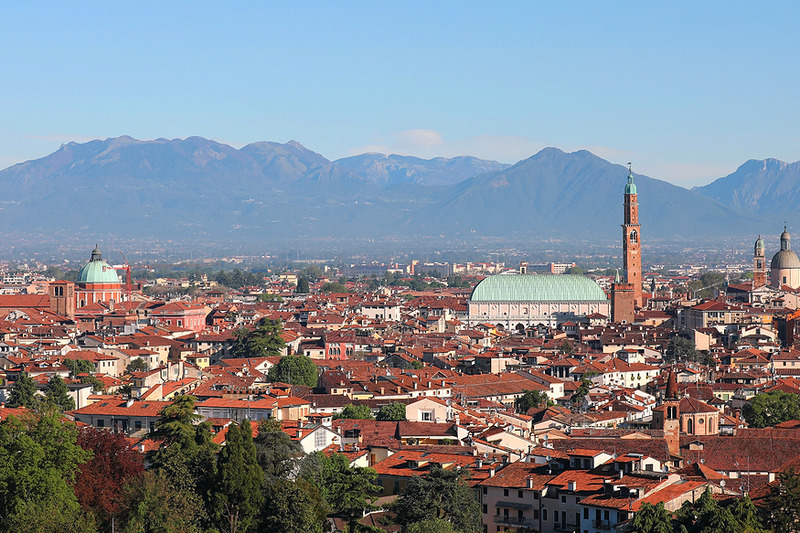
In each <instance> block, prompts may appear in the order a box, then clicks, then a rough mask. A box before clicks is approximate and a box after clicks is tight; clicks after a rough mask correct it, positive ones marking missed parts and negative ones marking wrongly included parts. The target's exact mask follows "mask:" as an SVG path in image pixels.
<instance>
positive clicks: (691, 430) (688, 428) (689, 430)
mask: <svg viewBox="0 0 800 533" xmlns="http://www.w3.org/2000/svg"><path fill="white" fill-rule="evenodd" d="M686 433H688V434H690V435H691V434H693V433H694V421H693V420H692V419H691V418H690V419H688V420H687V421H686Z"/></svg>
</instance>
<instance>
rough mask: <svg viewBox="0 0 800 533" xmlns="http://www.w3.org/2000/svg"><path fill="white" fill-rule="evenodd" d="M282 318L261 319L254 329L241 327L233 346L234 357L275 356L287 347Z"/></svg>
mask: <svg viewBox="0 0 800 533" xmlns="http://www.w3.org/2000/svg"><path fill="white" fill-rule="evenodd" d="M281 328H282V326H281V322H280V320H270V319H263V320H261V321H260V322H259V323H258V325H257V326H256V328H255V329H254V330H253V331H250V330H248V329H247V328H241V329H240V330H239V331H237V332H236V334H235V335H236V340H235V341H234V343H233V347H232V348H231V353H232V354H233V356H234V357H275V356H278V355H281V353H282V352H283V350H284V348H286V341H284V340H283V337H281Z"/></svg>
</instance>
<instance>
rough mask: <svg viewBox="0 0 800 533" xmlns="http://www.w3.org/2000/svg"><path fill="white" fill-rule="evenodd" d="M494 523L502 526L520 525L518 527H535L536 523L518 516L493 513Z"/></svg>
mask: <svg viewBox="0 0 800 533" xmlns="http://www.w3.org/2000/svg"><path fill="white" fill-rule="evenodd" d="M494 523H495V524H502V525H504V526H520V527H535V526H536V525H537V524H534V522H533V521H532V520H527V519H525V518H519V517H517V516H505V515H501V514H496V515H494Z"/></svg>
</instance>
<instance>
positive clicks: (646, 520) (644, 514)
mask: <svg viewBox="0 0 800 533" xmlns="http://www.w3.org/2000/svg"><path fill="white" fill-rule="evenodd" d="M632 529H633V531H636V533H672V519H671V518H670V515H669V511H667V510H666V509H665V508H664V503H663V502H658V503H657V504H656V505H653V504H650V503H643V504H642V506H641V508H640V509H639V510H638V511H637V512H636V514H635V515H634V517H633V528H632Z"/></svg>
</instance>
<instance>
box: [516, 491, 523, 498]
mask: <svg viewBox="0 0 800 533" xmlns="http://www.w3.org/2000/svg"><path fill="white" fill-rule="evenodd" d="M517 498H522V491H521V490H518V491H517Z"/></svg>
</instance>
